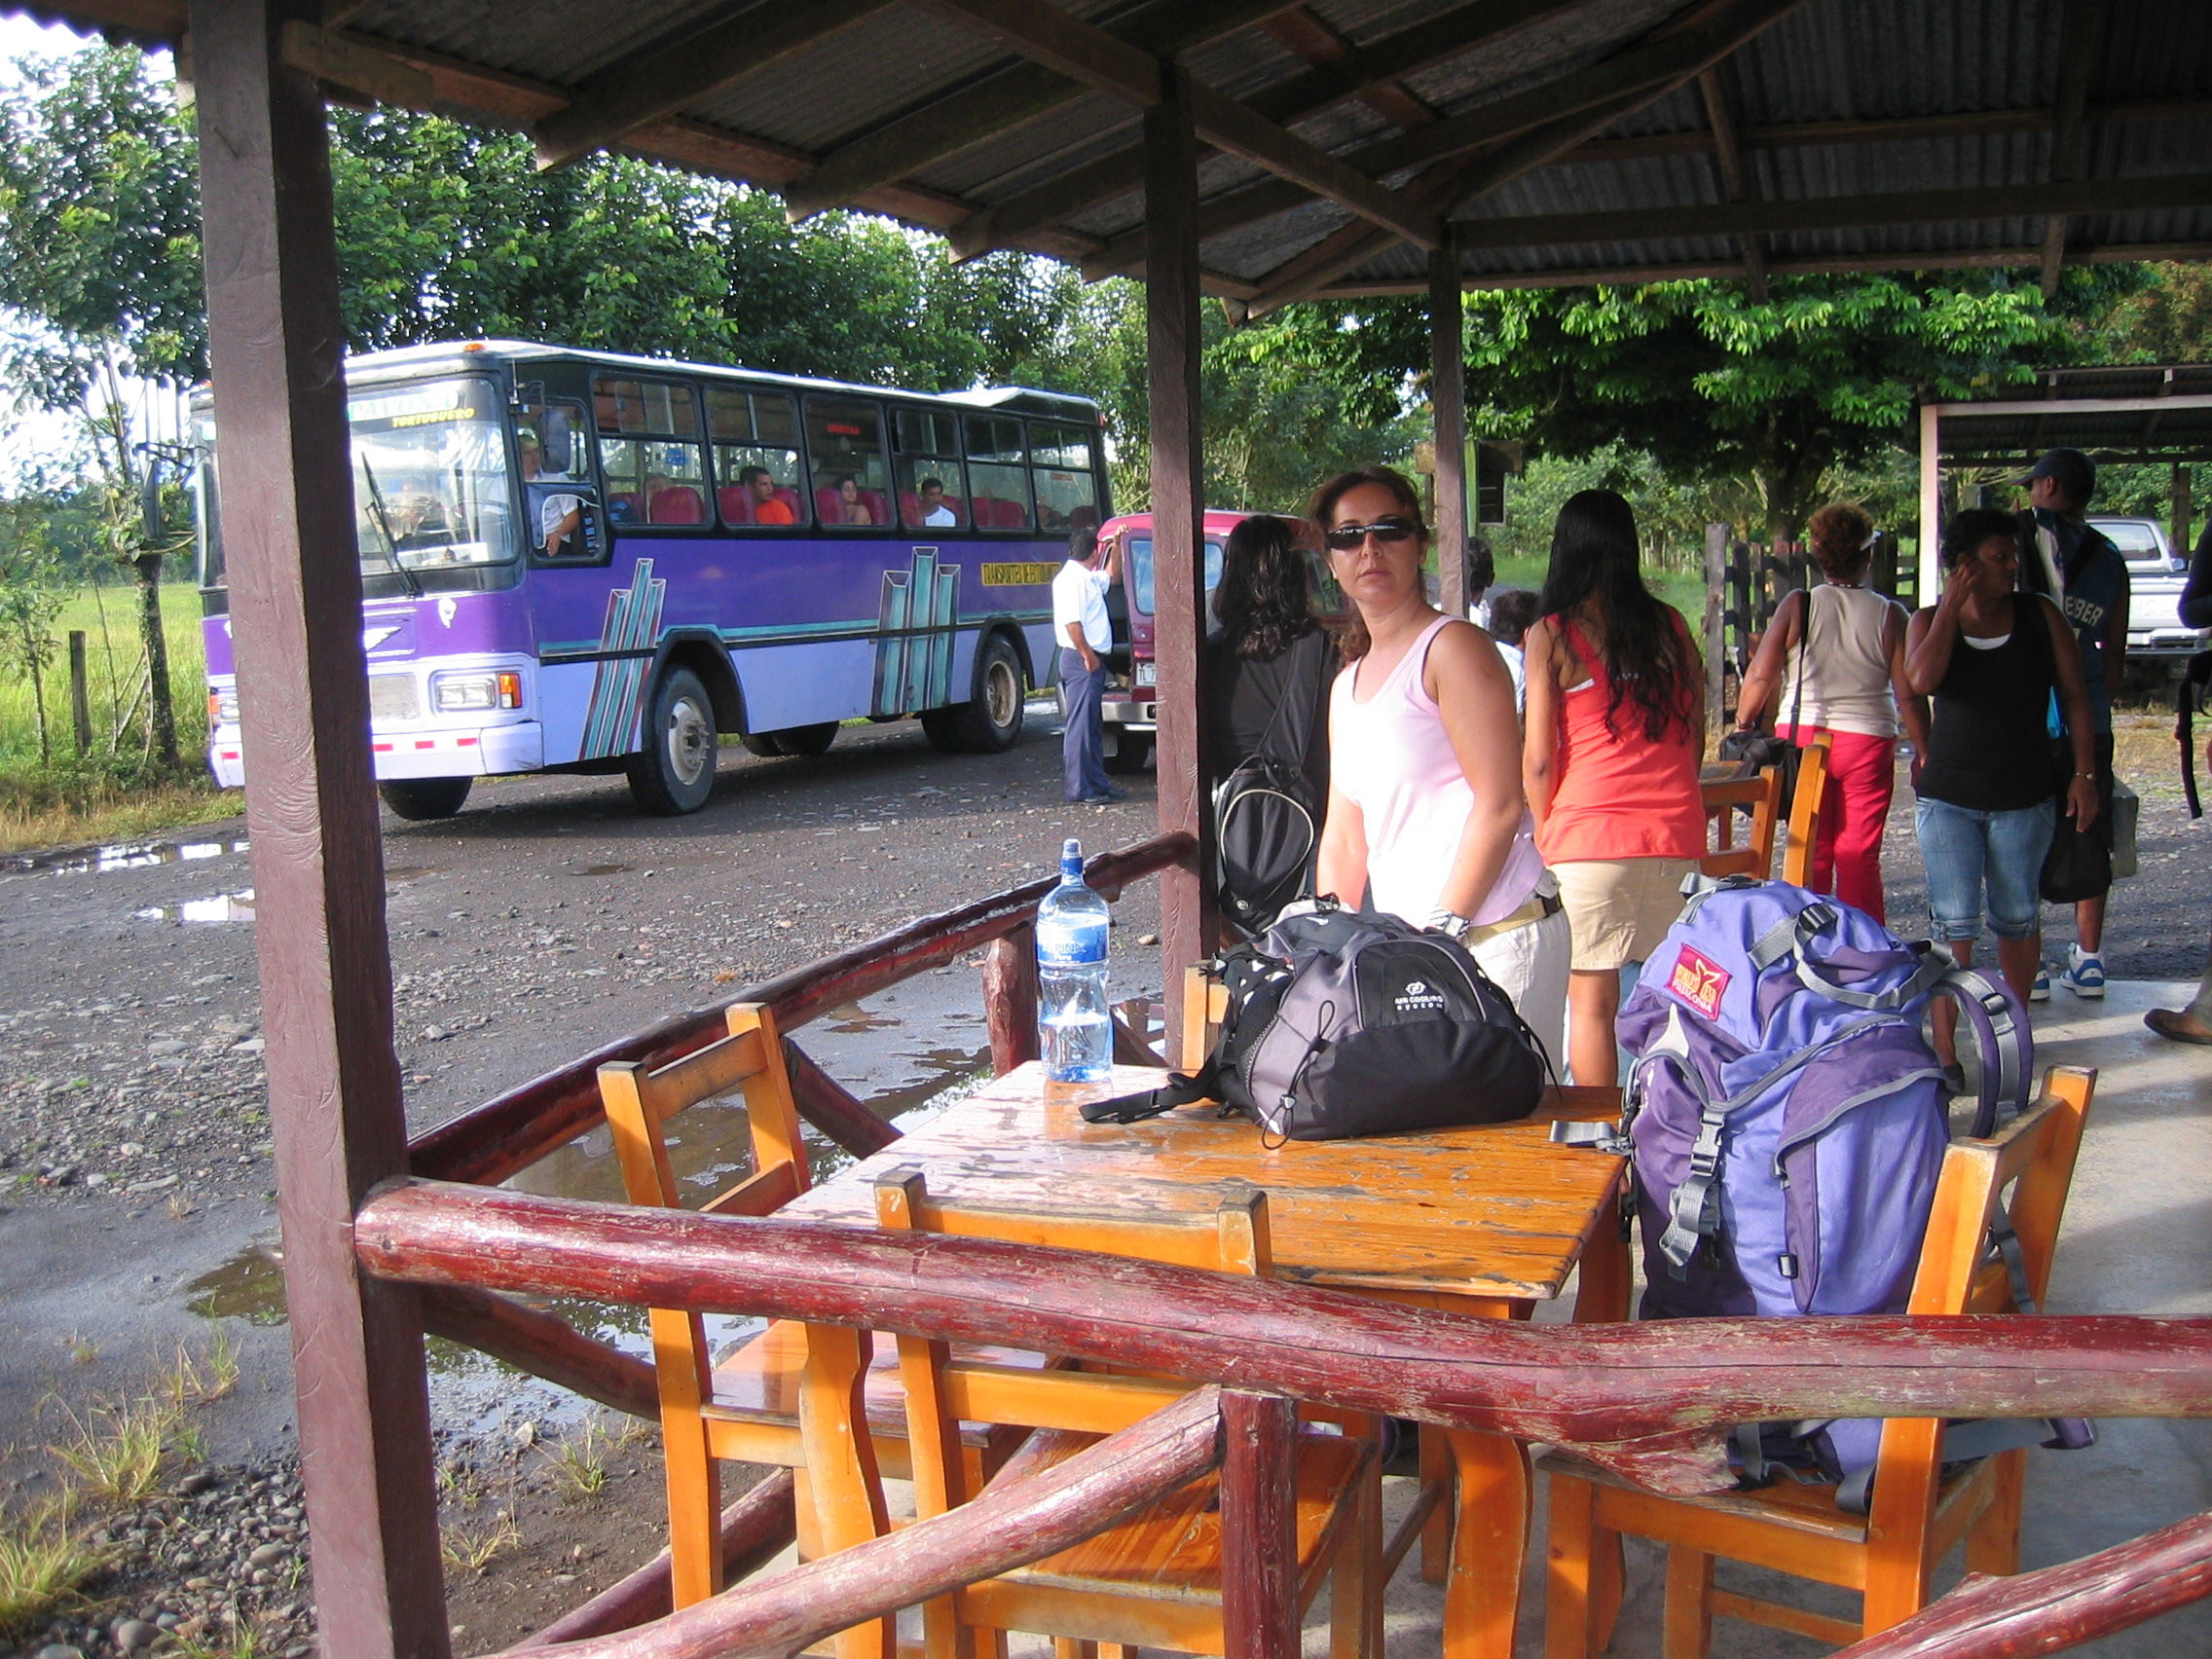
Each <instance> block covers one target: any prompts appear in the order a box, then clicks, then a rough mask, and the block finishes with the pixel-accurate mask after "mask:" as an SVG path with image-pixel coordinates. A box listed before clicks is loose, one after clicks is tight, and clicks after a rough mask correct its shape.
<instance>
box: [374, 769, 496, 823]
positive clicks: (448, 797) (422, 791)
mask: <svg viewBox="0 0 2212 1659" xmlns="http://www.w3.org/2000/svg"><path fill="white" fill-rule="evenodd" d="M475 781H476V780H475V779H473V778H387V779H386V780H385V781H384V782H382V783H380V784H378V785H377V793H378V794H380V795H382V796H384V803H385V805H387V806H388V807H390V808H391V810H392V811H393V812H394V813H396V814H397V815H398V816H399V817H401V818H404V819H407V820H409V821H410V822H412V823H416V824H424V823H427V822H428V821H429V820H431V819H433V818H451V817H452V816H453V815H454V814H455V813H457V812H459V811H460V810H461V802H462V801H464V800H466V799H467V798H468V786H469V785H470V784H472V783H474V782H475Z"/></svg>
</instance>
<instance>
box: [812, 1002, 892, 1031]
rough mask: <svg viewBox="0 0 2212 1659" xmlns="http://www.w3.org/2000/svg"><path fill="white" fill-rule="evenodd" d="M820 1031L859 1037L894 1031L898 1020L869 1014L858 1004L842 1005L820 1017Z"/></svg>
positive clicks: (883, 1014) (888, 1015) (884, 1014)
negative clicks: (863, 1034)
mask: <svg viewBox="0 0 2212 1659" xmlns="http://www.w3.org/2000/svg"><path fill="white" fill-rule="evenodd" d="M821 1023H822V1029H823V1030H825V1031H836V1032H841V1033H851V1034H853V1035H856V1036H858V1035H860V1034H862V1033H864V1032H868V1031H888V1030H896V1029H897V1028H898V1027H899V1024H900V1023H901V1022H900V1019H899V1016H898V1015H897V1014H886V1013H883V1012H881V1011H876V1012H870V1011H869V1010H867V1009H865V1008H863V1007H861V1005H860V1004H859V1003H843V1004H840V1005H839V1006H838V1007H836V1008H833V1009H831V1010H830V1012H829V1013H828V1014H824V1015H823V1016H822V1022H821Z"/></svg>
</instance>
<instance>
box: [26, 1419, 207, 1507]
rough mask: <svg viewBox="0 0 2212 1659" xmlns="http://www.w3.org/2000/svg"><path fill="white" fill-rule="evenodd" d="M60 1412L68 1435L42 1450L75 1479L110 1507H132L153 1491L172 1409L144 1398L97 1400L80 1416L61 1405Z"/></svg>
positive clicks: (171, 1427) (166, 1444)
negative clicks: (66, 1424) (124, 1505)
mask: <svg viewBox="0 0 2212 1659" xmlns="http://www.w3.org/2000/svg"><path fill="white" fill-rule="evenodd" d="M61 1410H62V1414H63V1415H64V1416H66V1417H67V1418H68V1419H69V1425H70V1427H71V1429H72V1430H73V1431H74V1432H73V1433H72V1434H71V1436H70V1438H69V1439H68V1440H66V1441H62V1442H60V1443H57V1444H55V1445H53V1446H49V1447H48V1448H47V1450H48V1451H49V1452H51V1453H53V1454H54V1455H55V1456H56V1457H58V1458H60V1459H61V1461H62V1462H63V1463H65V1464H67V1465H68V1466H69V1468H70V1469H71V1470H73V1471H74V1472H75V1474H76V1476H77V1478H78V1480H79V1481H81V1482H82V1483H83V1484H84V1485H85V1486H87V1487H89V1488H90V1489H91V1490H92V1492H94V1493H98V1494H99V1495H100V1496H101V1497H103V1498H105V1499H106V1500H107V1501H108V1502H110V1503H114V1504H129V1503H136V1502H138V1501H139V1500H140V1499H141V1498H143V1497H145V1496H147V1495H148V1494H149V1493H152V1492H153V1490H154V1483H155V1482H156V1481H158V1480H159V1479H160V1478H161V1473H162V1457H163V1455H164V1454H165V1453H166V1452H167V1451H168V1450H169V1437H170V1434H171V1432H172V1431H173V1430H174V1429H175V1428H176V1426H177V1424H178V1420H179V1418H180V1416H181V1413H180V1412H179V1411H178V1409H177V1408H176V1407H173V1406H171V1405H169V1404H168V1403H167V1402H166V1400H162V1399H159V1398H157V1397H155V1396H154V1395H148V1396H146V1397H145V1398H144V1399H138V1400H105V1401H100V1402H97V1403H95V1404H94V1405H93V1406H92V1408H91V1410H90V1411H88V1412H87V1413H86V1415H85V1416H84V1417H79V1416H78V1415H77V1413H76V1411H75V1410H74V1409H73V1408H71V1407H70V1406H69V1405H68V1404H67V1403H66V1402H64V1403H62V1405H61Z"/></svg>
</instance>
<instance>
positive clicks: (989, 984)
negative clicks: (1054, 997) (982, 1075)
mask: <svg viewBox="0 0 2212 1659" xmlns="http://www.w3.org/2000/svg"><path fill="white" fill-rule="evenodd" d="M983 1023H984V1025H985V1027H986V1028H987V1029H988V1030H989V1032H990V1034H991V1073H992V1075H993V1076H994V1077H1004V1076H1006V1074H1007V1073H1008V1072H1010V1071H1012V1070H1014V1067H1015V1066H1018V1065H1020V1064H1022V1063H1023V1062H1024V1061H1028V1060H1033V1059H1035V1058H1036V1057H1037V930H1036V929H1035V928H1016V929H1014V932H1012V933H1010V934H1008V935H1007V936H1006V937H1005V938H1004V939H994V940H991V943H990V947H989V948H988V949H987V950H985V951H984V952H983Z"/></svg>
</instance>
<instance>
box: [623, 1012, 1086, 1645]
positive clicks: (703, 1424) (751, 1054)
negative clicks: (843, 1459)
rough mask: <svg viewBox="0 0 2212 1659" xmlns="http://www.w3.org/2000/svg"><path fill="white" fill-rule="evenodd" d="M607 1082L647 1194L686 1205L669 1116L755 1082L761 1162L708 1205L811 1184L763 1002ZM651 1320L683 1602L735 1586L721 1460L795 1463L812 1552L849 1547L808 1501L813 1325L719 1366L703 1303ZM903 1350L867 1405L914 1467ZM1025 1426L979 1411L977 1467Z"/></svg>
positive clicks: (969, 1441)
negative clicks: (908, 1449)
mask: <svg viewBox="0 0 2212 1659" xmlns="http://www.w3.org/2000/svg"><path fill="white" fill-rule="evenodd" d="M599 1090H600V1096H601V1099H602V1101H603V1102H604V1103H605V1105H606V1108H607V1122H608V1126H609V1127H610V1128H611V1129H612V1131H613V1136H614V1153H615V1157H616V1159H617V1161H619V1162H620V1164H621V1168H622V1185H623V1190H624V1192H625V1193H626V1194H627V1196H628V1198H629V1200H630V1201H631V1202H632V1203H634V1204H651V1205H656V1206H660V1207H665V1208H671V1209H674V1208H681V1207H683V1205H682V1192H681V1190H680V1188H679V1186H678V1183H677V1179H676V1173H675V1169H674V1167H673V1165H672V1164H671V1162H670V1161H669V1155H668V1136H667V1133H666V1125H667V1124H668V1122H669V1120H671V1119H672V1118H674V1117H676V1116H677V1115H678V1114H680V1113H682V1112H683V1111H685V1110H687V1109H688V1108H690V1107H693V1106H697V1105H699V1104H700V1103H702V1102H704V1101H708V1100H713V1099H716V1098H717V1097H719V1096H721V1095H725V1094H729V1093H731V1092H733V1091H742V1093H743V1095H744V1099H745V1110H746V1118H747V1128H748V1130H749V1133H750V1136H751V1139H752V1143H753V1164H754V1168H753V1173H752V1174H751V1175H749V1176H747V1177H746V1178H745V1179H744V1180H742V1181H740V1182H738V1183H737V1185H735V1186H734V1187H731V1188H730V1189H729V1190H728V1191H727V1192H724V1193H721V1194H719V1196H717V1197H715V1198H710V1199H708V1200H707V1202H706V1203H704V1204H702V1205H700V1206H698V1207H699V1208H700V1210H701V1211H702V1212H704V1213H707V1214H712V1215H752V1216H760V1215H767V1214H770V1213H772V1212H773V1211H775V1210H777V1209H780V1208H781V1207H782V1206H783V1205H785V1204H787V1203H789V1202H790V1201H791V1200H792V1199H793V1198H794V1197H796V1196H797V1195H798V1194H800V1193H802V1192H804V1191H805V1190H806V1189H807V1187H808V1185H809V1184H810V1183H809V1181H808V1176H807V1164H806V1148H805V1145H804V1143H803V1142H802V1141H801V1140H800V1138H799V1126H798V1112H797V1109H796V1108H795V1106H794V1105H793V1101H792V1088H791V1077H790V1074H789V1073H788V1072H787V1071H786V1069H785V1065H784V1049H783V1043H782V1041H781V1039H780V1038H779V1037H778V1035H777V1032H776V1022H775V1016H774V1014H771V1013H770V1012H769V1010H768V1009H766V1008H764V1007H762V1006H760V1005H759V1004H756V1003H740V1004H737V1005H736V1006H734V1007H732V1008H731V1009H730V1011H729V1035H728V1036H726V1037H723V1038H721V1039H720V1040H719V1041H718V1042H715V1043H711V1044H709V1045H708V1046H707V1047H706V1048H704V1049H700V1050H697V1051H693V1052H691V1053H689V1054H685V1055H683V1056H682V1058H680V1059H676V1060H672V1061H670V1062H669V1063H668V1064H667V1065H664V1066H662V1067H660V1068H659V1069H657V1070H648V1069H647V1068H646V1067H645V1066H643V1065H640V1064H638V1063H637V1062H635V1061H628V1060H625V1061H618V1062H615V1063H612V1064H609V1065H604V1066H601V1067H600V1068H599ZM650 1321H651V1330H652V1341H653V1363H654V1370H655V1375H656V1377H657V1378H658V1381H659V1385H660V1408H661V1435H662V1442H663V1446H664V1450H665V1455H666V1462H667V1481H668V1518H669V1554H670V1562H671V1573H672V1581H673V1586H674V1592H675V1604H676V1605H677V1606H679V1607H685V1606H689V1605H690V1604H692V1603H694V1602H698V1601H703V1600H705V1599H706V1598H707V1597H709V1596H711V1595H713V1594H715V1593H716V1592H717V1591H718V1590H719V1589H720V1588H721V1587H722V1575H721V1553H720V1551H719V1548H718V1547H717V1538H718V1535H719V1518H720V1513H721V1500H720V1493H719V1479H718V1473H717V1469H716V1465H717V1464H718V1463H720V1462H744V1463H766V1464H771V1465H775V1466H780V1467H784V1468H789V1469H792V1470H793V1471H795V1472H796V1475H797V1481H798V1493H799V1496H800V1498H801V1502H800V1503H799V1505H798V1515H799V1520H800V1531H799V1547H800V1553H801V1554H802V1555H805V1556H809V1557H811V1556H814V1555H818V1554H820V1553H823V1550H824V1549H825V1548H826V1547H836V1546H835V1545H833V1544H826V1543H825V1540H823V1539H821V1538H819V1537H816V1536H814V1535H813V1532H812V1527H811V1524H810V1517H811V1510H810V1508H809V1505H808V1504H807V1503H806V1502H805V1501H804V1499H805V1496H806V1489H807V1486H808V1473H807V1469H806V1456H805V1452H804V1436H803V1435H802V1433H801V1430H800V1423H799V1408H800V1395H801V1385H802V1372H803V1369H804V1367H805V1365H806V1363H807V1355H808V1346H807V1341H806V1335H805V1332H804V1330H803V1329H802V1328H801V1327H800V1326H798V1325H795V1324H793V1323H790V1322H788V1321H783V1320H778V1321H776V1322H774V1323H771V1324H770V1325H769V1326H768V1328H767V1330H766V1331H765V1332H763V1333H762V1334H761V1335H759V1336H758V1337H756V1338H754V1339H753V1340H752V1341H750V1342H747V1343H745V1344H744V1345H742V1346H740V1347H739V1348H738V1349H737V1350H736V1351H735V1352H734V1353H732V1354H730V1355H729V1356H728V1357H727V1358H725V1359H724V1360H722V1361H721V1363H720V1364H719V1365H717V1364H715V1363H713V1357H712V1354H711V1352H710V1350H709V1348H708V1346H707V1338H706V1328H705V1324H704V1322H703V1321H702V1320H701V1318H700V1316H699V1315H698V1314H696V1313H687V1312H681V1311H678V1310H675V1309H657V1308H656V1309H652V1310H651V1313H650ZM991 1356H992V1358H993V1359H994V1360H996V1361H997V1362H998V1363H1001V1364H1005V1365H1009V1366H1014V1367H1019V1366H1022V1365H1027V1366H1030V1367H1036V1366H1039V1365H1041V1364H1043V1363H1044V1362H1043V1360H1042V1358H1041V1357H1040V1356H1038V1355H1036V1354H1021V1353H1017V1352H1015V1351H1014V1350H1011V1349H1008V1350H991ZM897 1363H898V1362H897V1356H896V1354H894V1353H893V1352H892V1351H891V1347H890V1345H889V1344H885V1345H883V1351H882V1353H881V1354H880V1355H879V1356H875V1357H874V1358H873V1359H872V1361H871V1363H869V1364H868V1366H867V1368H866V1417H867V1420H868V1422H869V1425H870V1428H871V1431H872V1433H873V1435H874V1437H875V1438H876V1440H878V1441H880V1442H881V1443H882V1456H883V1458H884V1461H885V1462H886V1464H887V1465H888V1466H889V1467H890V1468H892V1469H893V1470H894V1471H895V1472H897V1473H899V1474H902V1475H903V1474H904V1473H905V1472H906V1468H907V1463H906V1455H905V1434H906V1418H905V1402H904V1400H903V1398H902V1397H901V1395H900V1391H899V1377H898V1370H897ZM1021 1438H1022V1435H1021V1432H1020V1431H1017V1430H993V1429H988V1428H985V1427H982V1426H979V1425H974V1424H971V1425H967V1426H966V1428H965V1430H964V1435H963V1445H964V1449H965V1452H966V1455H967V1456H969V1458H970V1459H971V1461H972V1463H973V1466H974V1469H975V1472H976V1473H977V1474H981V1473H982V1472H984V1471H986V1470H988V1469H993V1468H996V1467H997V1466H998V1464H999V1463H1000V1462H1002V1461H1004V1460H1005V1458H1006V1456H1008V1454H1009V1453H1011V1452H1012V1451H1013V1449H1014V1446H1015V1445H1016V1444H1017V1443H1018V1442H1019V1441H1020V1439H1021Z"/></svg>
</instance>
